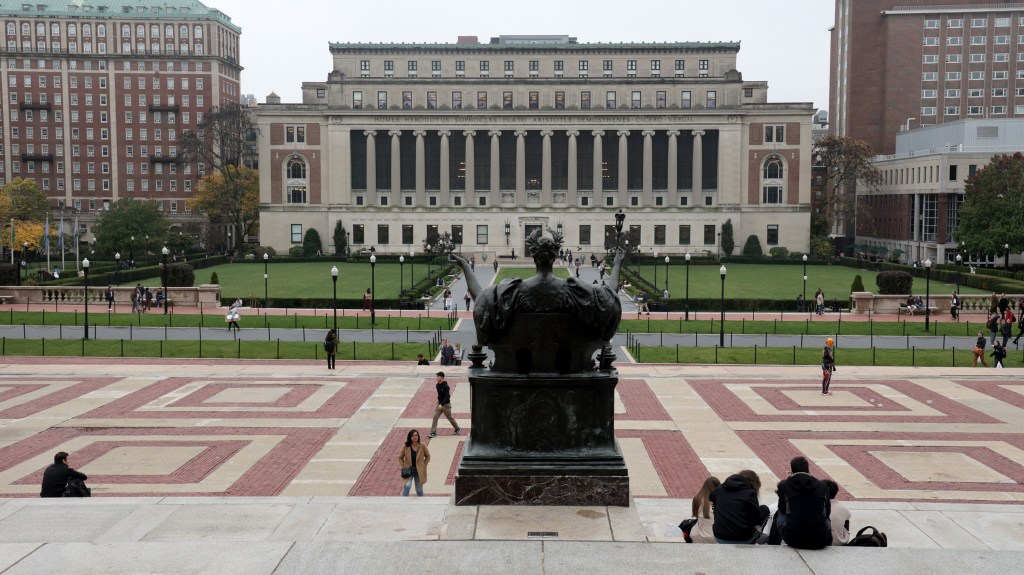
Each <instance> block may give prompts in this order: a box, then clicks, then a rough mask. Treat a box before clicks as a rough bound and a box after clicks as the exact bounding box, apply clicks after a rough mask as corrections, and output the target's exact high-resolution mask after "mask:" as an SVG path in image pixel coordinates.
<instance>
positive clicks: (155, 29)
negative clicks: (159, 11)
mask: <svg viewBox="0 0 1024 575" xmlns="http://www.w3.org/2000/svg"><path fill="white" fill-rule="evenodd" d="M149 36H150V37H151V38H159V37H160V26H157V25H156V24H153V25H152V26H150V27H149Z"/></svg>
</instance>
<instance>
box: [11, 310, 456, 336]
mask: <svg viewBox="0 0 1024 575" xmlns="http://www.w3.org/2000/svg"><path fill="white" fill-rule="evenodd" d="M98 307H99V309H97V310H94V311H92V312H90V313H89V324H90V325H99V326H107V325H112V326H128V325H133V326H145V327H164V326H167V327H197V326H200V325H202V326H205V327H211V326H212V327H223V326H224V314H223V313H219V312H218V313H214V314H209V313H207V314H202V315H200V314H193V313H186V314H177V315H175V314H167V315H164V314H163V313H162V312H161V311H159V310H153V311H150V312H148V313H141V314H140V313H109V312H107V307H106V306H105V305H102V306H98ZM119 307H121V308H122V309H126V308H127V307H128V306H119ZM84 320H85V317H84V314H83V313H81V312H36V311H32V312H26V311H14V310H8V311H6V312H0V322H2V323H7V324H10V325H22V324H25V325H64V326H76V325H78V326H80V325H82V323H83V322H84ZM239 323H240V324H241V326H242V327H243V328H264V327H277V328H293V329H301V328H308V329H326V328H328V327H330V326H333V325H334V315H333V313H332V311H331V310H322V311H321V312H320V313H319V314H318V315H315V316H314V315H302V314H289V315H260V314H257V313H256V312H255V311H253V312H251V313H250V312H249V311H248V310H245V309H243V310H242V313H241V319H240V320H239ZM338 329H370V319H369V318H368V317H366V314H365V313H363V314H362V315H361V316H360V315H357V314H354V313H352V312H351V311H347V310H338ZM377 329H398V330H404V329H410V330H416V331H423V330H426V331H433V330H437V329H451V322H450V321H449V320H448V319H447V318H445V317H421V316H406V317H397V316H390V315H379V316H377Z"/></svg>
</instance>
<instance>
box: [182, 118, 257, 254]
mask: <svg viewBox="0 0 1024 575" xmlns="http://www.w3.org/2000/svg"><path fill="white" fill-rule="evenodd" d="M256 131H257V130H256V127H255V125H254V124H253V123H252V118H251V117H250V115H249V111H248V110H246V109H245V108H243V107H242V106H240V105H239V104H237V103H234V102H229V103H226V104H224V105H222V106H220V107H214V108H211V109H209V110H207V111H206V112H205V113H204V114H203V119H202V120H201V121H200V122H199V124H198V125H196V127H195V129H193V130H187V131H185V132H184V134H182V136H181V139H180V140H179V142H178V145H179V148H180V149H181V153H182V159H183V160H184V161H186V162H195V163H197V164H199V165H200V166H201V169H200V173H204V172H205V174H206V175H205V176H203V177H202V178H201V179H200V180H199V183H198V185H197V186H196V188H197V189H196V193H195V195H194V196H193V198H192V199H190V200H189V201H188V203H189V207H191V208H192V209H195V210H201V211H203V212H205V213H206V215H207V216H208V217H209V218H210V221H211V222H214V223H216V222H221V223H227V224H229V225H230V226H231V229H232V233H233V234H234V236H235V237H236V238H238V239H239V240H241V239H242V238H244V237H245V236H246V235H247V234H250V233H252V232H253V231H255V227H256V225H257V223H258V222H259V206H260V186H259V173H258V172H257V171H256V170H253V169H251V168H249V167H248V166H251V165H253V164H254V163H255V159H256V158H255V156H256V152H255V148H254V147H253V146H251V145H250V142H251V141H252V139H253V136H254V135H255V134H256Z"/></svg>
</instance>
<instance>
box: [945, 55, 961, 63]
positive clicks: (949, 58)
mask: <svg viewBox="0 0 1024 575" xmlns="http://www.w3.org/2000/svg"><path fill="white" fill-rule="evenodd" d="M963 59H964V55H963V54H946V62H947V63H949V64H959V63H960V62H962V61H963Z"/></svg>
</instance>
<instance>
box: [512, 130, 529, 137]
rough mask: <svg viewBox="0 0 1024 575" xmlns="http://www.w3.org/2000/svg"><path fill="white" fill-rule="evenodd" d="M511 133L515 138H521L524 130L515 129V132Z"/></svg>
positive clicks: (523, 135)
mask: <svg viewBox="0 0 1024 575" xmlns="http://www.w3.org/2000/svg"><path fill="white" fill-rule="evenodd" d="M512 133H513V134H515V136H516V137H517V138H522V137H525V136H526V130H516V131H515V132H512Z"/></svg>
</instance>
